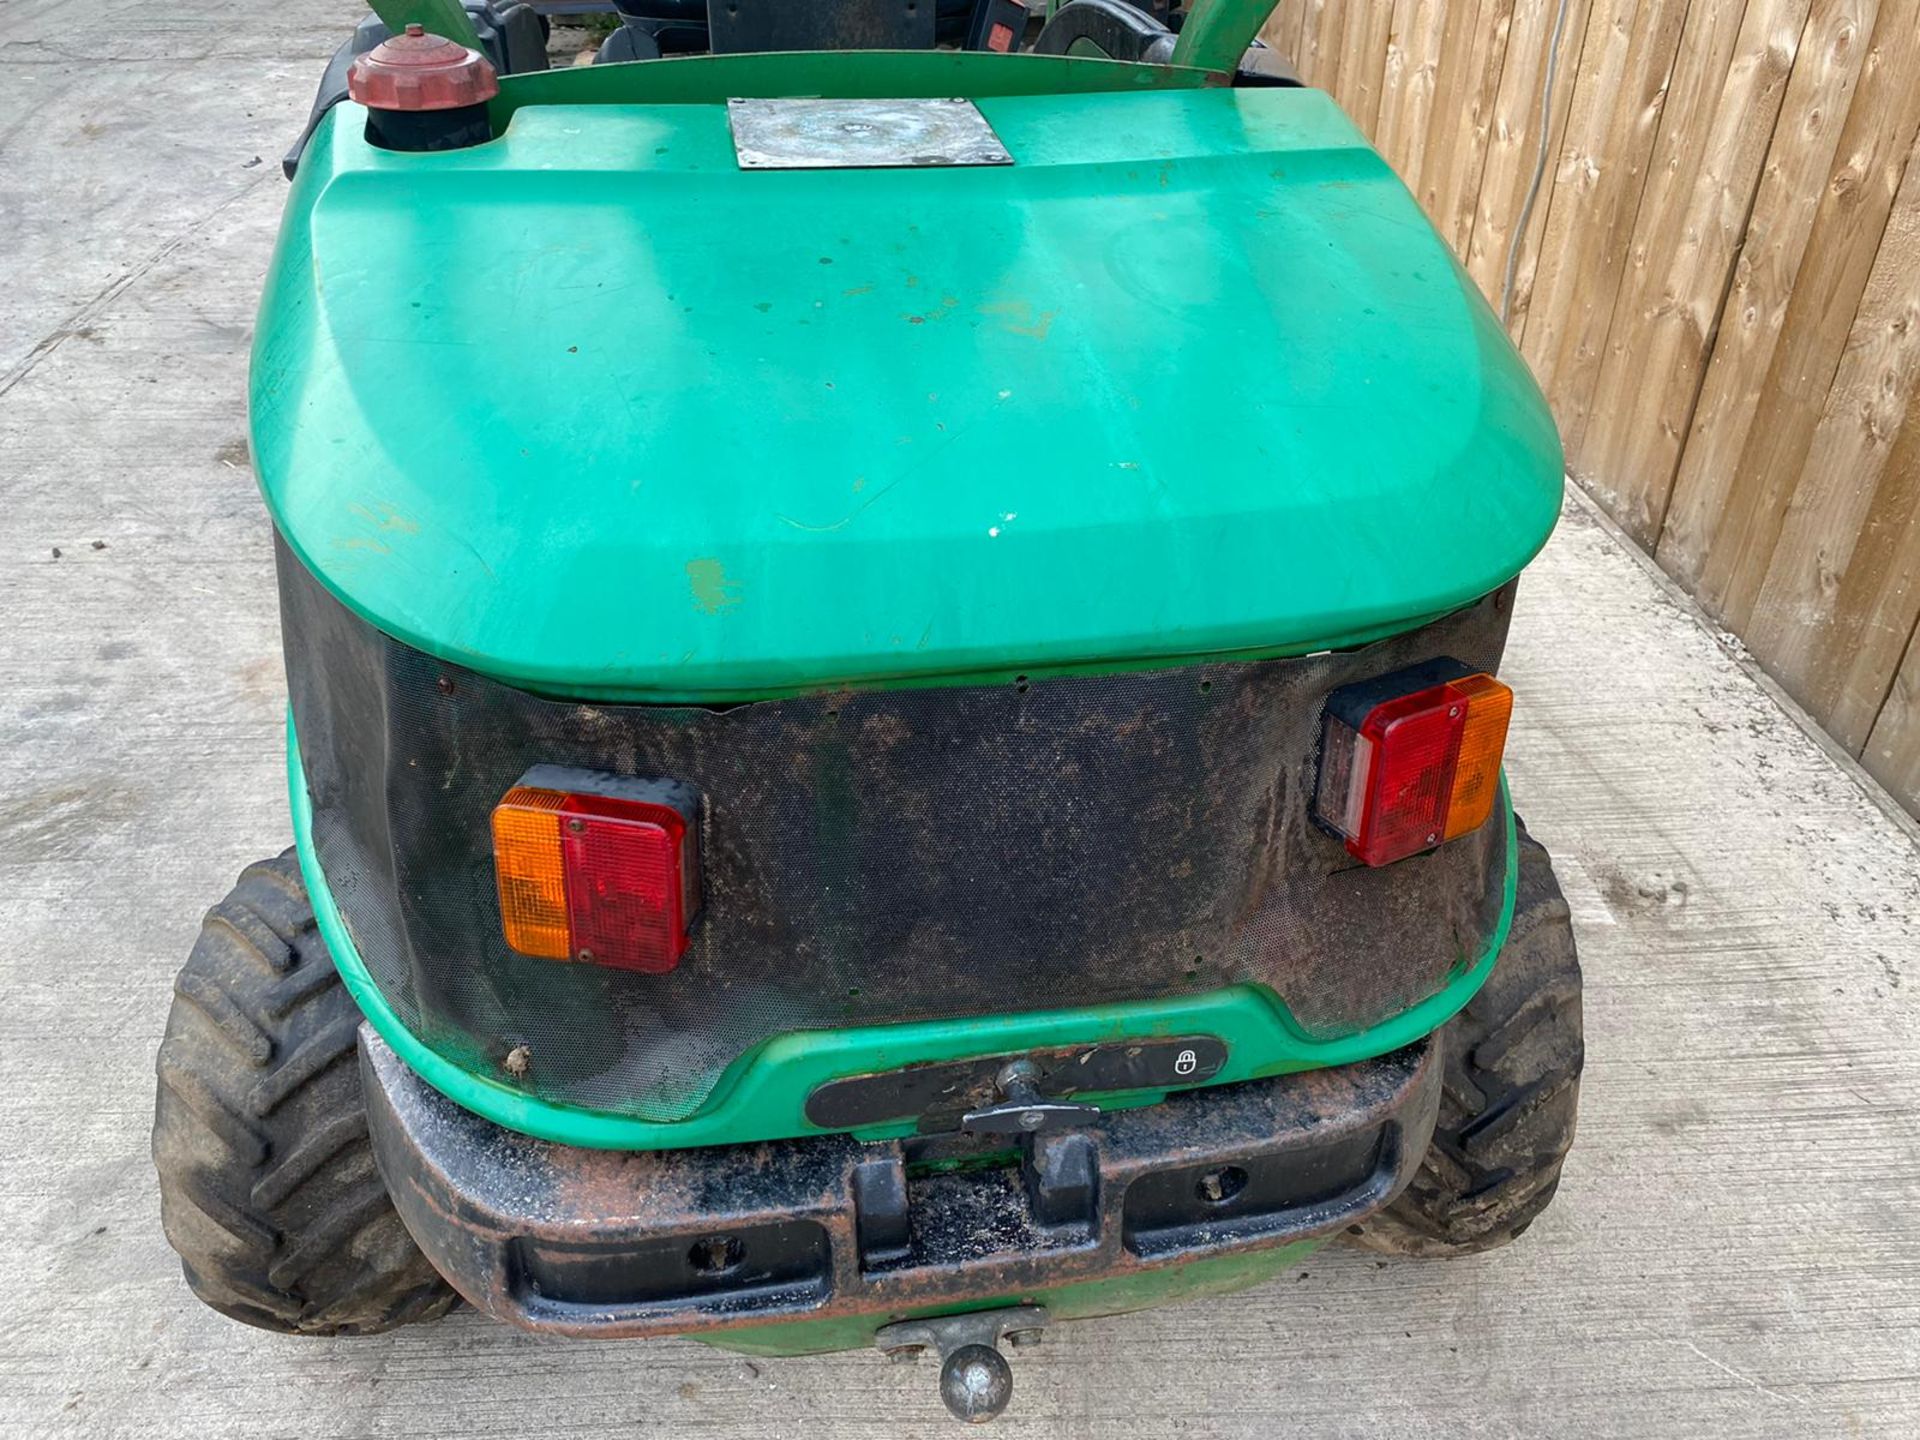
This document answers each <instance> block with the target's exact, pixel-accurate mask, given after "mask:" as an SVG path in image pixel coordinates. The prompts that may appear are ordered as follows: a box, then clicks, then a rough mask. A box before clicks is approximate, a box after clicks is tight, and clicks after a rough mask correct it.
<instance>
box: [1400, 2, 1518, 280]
mask: <svg viewBox="0 0 1920 1440" xmlns="http://www.w3.org/2000/svg"><path fill="white" fill-rule="evenodd" d="M1454 13H1455V14H1456V16H1457V17H1458V19H1457V21H1456V23H1454V24H1451V25H1449V26H1448V27H1447V33H1446V35H1445V37H1444V38H1443V40H1442V42H1441V54H1440V73H1439V75H1438V76H1437V77H1436V79H1435V82H1434V92H1433V116H1434V119H1433V121H1432V123H1430V124H1429V126H1428V128H1427V142H1426V147H1425V151H1424V153H1423V154H1422V156H1421V161H1420V187H1419V188H1418V189H1416V190H1415V191H1414V194H1416V195H1418V196H1419V197H1420V203H1421V204H1422V205H1423V206H1425V207H1426V211H1427V214H1428V216H1429V217H1431V218H1432V220H1433V223H1434V225H1435V227H1436V228H1437V229H1438V230H1439V231H1440V234H1441V235H1442V236H1443V237H1445V239H1446V241H1447V243H1448V244H1449V245H1451V246H1452V247H1453V250H1454V253H1455V254H1457V255H1465V254H1466V253H1467V242H1468V240H1469V239H1471V238H1472V235H1473V211H1474V205H1475V204H1476V203H1477V202H1478V200H1479V197H1480V178H1481V175H1482V173H1483V172H1484V170H1485V167H1486V159H1487V138H1488V136H1489V134H1490V133H1491V131H1492V126H1493V110H1494V103H1495V100H1496V99H1497V97H1498V95H1499V90H1500V72H1501V70H1502V68H1503V67H1504V65H1505V63H1506V57H1507V35H1508V32H1509V30H1510V28H1511V22H1512V19H1513V0H1464V3H1463V4H1462V5H1460V6H1459V7H1458V8H1456V10H1455V12H1454Z"/></svg>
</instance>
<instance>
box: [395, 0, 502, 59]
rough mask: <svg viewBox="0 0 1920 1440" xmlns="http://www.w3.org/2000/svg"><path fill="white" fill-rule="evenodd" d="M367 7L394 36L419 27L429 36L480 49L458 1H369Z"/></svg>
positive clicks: (477, 35) (470, 19) (469, 18)
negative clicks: (413, 27) (455, 41)
mask: <svg viewBox="0 0 1920 1440" xmlns="http://www.w3.org/2000/svg"><path fill="white" fill-rule="evenodd" d="M368 8H370V9H371V10H372V11H373V13H374V14H376V15H378V16H379V17H380V18H381V19H382V20H383V21H385V22H386V26H387V29H389V30H391V31H393V32H394V34H396V35H397V34H399V33H400V32H401V31H402V30H404V29H406V28H407V26H408V25H419V26H421V27H422V28H423V29H425V30H426V32H427V33H428V34H429V35H444V36H446V37H447V38H448V39H449V40H458V41H459V42H460V43H461V44H462V45H465V46H467V47H468V48H469V49H478V48H479V46H480V34H479V32H478V31H477V30H475V29H474V28H473V17H472V16H470V15H468V14H467V7H466V6H465V5H462V4H461V3H460V0H369V7H368Z"/></svg>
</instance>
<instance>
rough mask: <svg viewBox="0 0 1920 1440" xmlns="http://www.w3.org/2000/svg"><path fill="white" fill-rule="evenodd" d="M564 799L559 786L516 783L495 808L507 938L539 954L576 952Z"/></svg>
mask: <svg viewBox="0 0 1920 1440" xmlns="http://www.w3.org/2000/svg"><path fill="white" fill-rule="evenodd" d="M566 799H567V797H566V796H565V795H564V794H562V793H561V792H559V791H558V790H536V789H533V788H531V787H529V786H525V785H516V786H514V788H513V789H511V790H509V791H508V792H507V794H506V798H505V799H503V800H502V801H501V802H500V804H499V805H498V806H497V807H496V808H495V810H494V812H493V864H494V873H495V875H496V876H497V877H498V879H499V883H500V922H501V925H502V926H503V927H504V928H505V930H506V935H507V944H509V945H511V946H512V947H513V948H514V949H515V950H518V951H519V952H520V953H521V954H522V955H532V956H534V957H536V958H537V959H541V960H566V959H570V958H571V957H572V955H573V940H572V936H571V934H570V931H569V928H568V925H567V873H566V866H565V864H564V862H563V861H562V859H561V849H560V807H561V806H562V805H564V804H565V803H566Z"/></svg>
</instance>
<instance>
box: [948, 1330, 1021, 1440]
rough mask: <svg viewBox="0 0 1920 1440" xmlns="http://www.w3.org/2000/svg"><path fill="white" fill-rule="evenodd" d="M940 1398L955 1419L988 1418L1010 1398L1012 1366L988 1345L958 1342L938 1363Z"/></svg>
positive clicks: (978, 1420)
mask: <svg viewBox="0 0 1920 1440" xmlns="http://www.w3.org/2000/svg"><path fill="white" fill-rule="evenodd" d="M940 1398H941V1399H942V1400H944V1401H945V1402H946V1405H947V1409H948V1410H949V1411H950V1412H951V1413H952V1415H953V1418H954V1419H956V1420H964V1421H966V1422H967V1423H968V1424H969V1425H978V1424H981V1423H982V1422H983V1421H987V1420H991V1419H993V1417H994V1416H996V1415H998V1414H999V1413H1000V1412H1001V1411H1002V1410H1005V1409H1006V1408H1007V1402H1008V1401H1009V1400H1011V1399H1013V1367H1012V1366H1011V1365H1009V1364H1007V1357H1006V1356H1004V1355H1002V1354H1001V1353H1000V1352H999V1351H998V1350H995V1349H994V1348H993V1347H992V1346H990V1345H962V1346H961V1347H960V1348H959V1349H958V1350H956V1351H954V1352H953V1353H952V1354H951V1355H949V1356H948V1357H947V1363H946V1364H944V1365H942V1366H941V1367H940Z"/></svg>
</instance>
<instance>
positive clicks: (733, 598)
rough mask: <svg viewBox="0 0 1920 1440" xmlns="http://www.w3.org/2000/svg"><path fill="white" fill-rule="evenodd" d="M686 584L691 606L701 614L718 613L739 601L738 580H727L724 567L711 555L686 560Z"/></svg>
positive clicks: (730, 607)
mask: <svg viewBox="0 0 1920 1440" xmlns="http://www.w3.org/2000/svg"><path fill="white" fill-rule="evenodd" d="M687 584H688V586H689V587H690V588H691V589H692V591H693V608H694V609H696V610H698V611H699V612H700V613H701V614H702V615H718V614H719V613H720V612H721V611H722V610H730V609H732V608H733V607H734V606H735V605H738V604H739V603H740V582H739V581H738V580H729V579H728V578H727V571H726V567H725V566H723V565H722V564H721V563H720V562H719V561H718V560H716V559H714V558H713V557H712V556H711V555H706V556H702V557H700V558H699V559H697V560H689V561H688V562H687Z"/></svg>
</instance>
